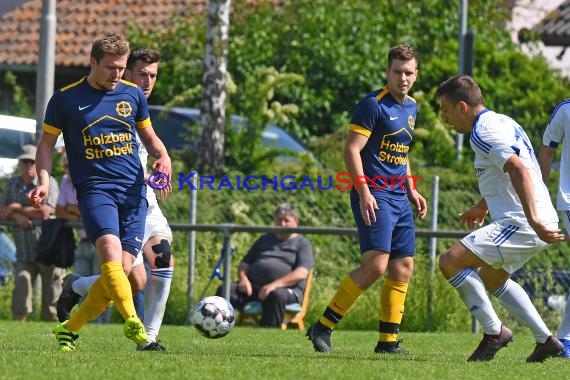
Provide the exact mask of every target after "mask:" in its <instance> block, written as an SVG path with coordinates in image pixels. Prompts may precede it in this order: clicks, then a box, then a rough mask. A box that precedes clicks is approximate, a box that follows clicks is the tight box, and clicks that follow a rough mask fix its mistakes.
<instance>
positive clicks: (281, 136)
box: [148, 105, 310, 154]
mask: <svg viewBox="0 0 570 380" xmlns="http://www.w3.org/2000/svg"><path fill="white" fill-rule="evenodd" d="M148 108H149V112H150V118H151V120H152V125H153V128H154V130H155V132H156V134H157V135H158V136H159V137H160V139H161V140H162V142H163V143H164V145H165V146H166V148H167V149H168V150H171V149H184V148H190V149H197V147H198V141H199V139H200V110H198V109H195V108H180V107H174V108H171V109H170V110H169V111H168V112H167V113H163V111H164V109H165V107H164V106H156V105H149V107H148ZM231 120H232V124H233V125H234V126H240V125H241V126H247V122H246V120H245V119H244V118H243V117H241V116H237V115H232V118H231ZM261 139H262V143H263V145H264V146H266V147H273V148H280V149H288V150H291V151H293V152H298V153H308V154H310V152H309V150H307V148H305V147H304V146H303V144H301V143H300V142H299V141H297V140H296V139H295V138H294V137H293V136H291V135H290V134H288V133H287V132H286V131H284V130H283V129H282V128H280V127H278V126H277V125H274V124H267V126H266V127H265V129H264V130H263V132H262V134H261Z"/></svg>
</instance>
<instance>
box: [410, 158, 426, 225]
mask: <svg viewBox="0 0 570 380" xmlns="http://www.w3.org/2000/svg"><path fill="white" fill-rule="evenodd" d="M418 177H419V176H413V175H412V168H411V165H410V157H409V156H408V162H407V163H406V193H407V194H408V199H409V200H410V202H412V204H413V205H414V207H415V208H416V215H417V216H418V217H419V218H420V219H424V218H425V217H426V215H427V202H426V200H425V198H424V197H423V196H422V195H421V194H420V192H419V191H418V189H417V184H416V179H417V178H418Z"/></svg>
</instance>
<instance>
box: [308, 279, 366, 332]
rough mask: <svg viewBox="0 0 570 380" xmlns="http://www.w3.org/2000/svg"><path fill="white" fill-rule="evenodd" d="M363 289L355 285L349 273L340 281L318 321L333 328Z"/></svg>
mask: <svg viewBox="0 0 570 380" xmlns="http://www.w3.org/2000/svg"><path fill="white" fill-rule="evenodd" d="M363 291H364V290H363V289H361V288H359V287H358V285H356V283H355V282H354V280H353V279H352V278H351V277H350V275H348V276H346V277H345V278H344V279H343V280H342V282H341V283H340V286H339V288H338V290H337V291H336V294H335V295H334V297H333V298H332V300H331V302H330V303H329V306H328V307H327V308H326V310H325V312H324V313H323V315H322V316H321V319H319V322H321V324H323V325H325V326H326V327H328V328H329V329H334V328H335V327H336V325H337V324H338V323H339V322H340V320H341V319H342V317H344V316H345V314H346V313H348V311H349V310H350V308H351V307H352V305H354V303H355V302H356V300H357V299H358V297H360V295H361V294H362V292H363Z"/></svg>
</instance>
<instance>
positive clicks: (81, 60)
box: [0, 0, 208, 68]
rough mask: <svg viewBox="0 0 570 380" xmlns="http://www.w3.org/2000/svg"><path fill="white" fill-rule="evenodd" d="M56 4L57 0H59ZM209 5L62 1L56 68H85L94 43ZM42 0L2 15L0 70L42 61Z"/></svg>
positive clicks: (197, 1)
mask: <svg viewBox="0 0 570 380" xmlns="http://www.w3.org/2000/svg"><path fill="white" fill-rule="evenodd" d="M54 1H55V0H54ZM207 2H208V1H207V0H57V1H55V3H56V19H57V27H56V49H55V64H56V66H59V67H67V68H74V67H86V66H88V65H89V55H90V52H91V45H92V43H93V41H94V40H95V39H97V38H99V37H101V35H102V34H103V33H104V32H117V33H123V32H124V30H125V28H126V27H127V25H128V24H129V23H130V22H134V23H136V24H137V25H138V26H139V27H141V28H145V27H148V28H151V27H156V26H160V25H161V24H166V23H168V21H169V20H170V19H171V18H172V16H173V15H179V16H185V15H187V14H189V12H192V13H196V12H205V7H206V6H207ZM41 13H42V0H28V1H24V2H22V3H21V4H20V5H17V6H16V7H14V8H13V9H11V10H10V11H8V12H6V13H4V14H2V15H0V66H20V65H22V66H29V65H33V66H35V65H36V64H37V63H38V59H39V38H40V32H39V31H40V20H41V16H42V15H41Z"/></svg>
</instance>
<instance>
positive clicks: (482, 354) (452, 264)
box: [439, 223, 512, 361]
mask: <svg viewBox="0 0 570 380" xmlns="http://www.w3.org/2000/svg"><path fill="white" fill-rule="evenodd" d="M501 231H502V228H500V226H498V225H496V224H495V223H492V224H490V225H488V226H485V227H483V228H481V229H479V230H477V231H474V232H472V233H471V234H470V235H469V236H467V237H465V238H463V239H462V240H461V241H460V242H457V243H456V244H455V245H453V246H452V247H451V248H450V249H448V250H447V251H446V252H445V253H444V254H443V255H441V257H440V259H439V267H440V269H441V272H442V273H443V275H444V277H445V278H446V279H447V280H448V282H449V284H450V285H451V286H453V287H454V288H455V289H456V290H457V292H458V293H459V296H460V298H461V300H462V301H463V303H464V304H465V306H467V309H468V310H469V311H470V312H471V315H473V317H474V318H476V319H477V320H478V321H479V323H480V324H481V326H482V328H483V333H484V336H483V340H482V341H481V343H480V344H479V346H478V347H477V349H476V350H475V352H473V354H472V355H471V356H470V357H469V359H468V360H469V361H488V360H492V359H493V358H494V356H495V354H496V353H497V351H498V350H499V349H501V348H502V347H505V346H506V345H507V344H508V343H509V342H510V341H511V340H512V332H511V331H510V330H509V329H508V328H506V327H505V326H503V325H502V322H501V320H500V319H499V317H498V316H497V313H496V312H495V310H494V309H493V306H492V304H491V300H490V299H489V296H488V295H487V291H486V289H485V285H484V284H483V281H482V280H481V278H480V277H479V274H478V273H477V268H482V267H486V268H489V271H493V268H492V267H491V265H490V264H495V263H496V262H498V261H501V260H502V259H501V257H500V255H499V254H498V249H497V245H496V242H495V240H494V239H493V236H494V234H495V233H496V234H498V235H501ZM497 256H498V257H497ZM494 276H495V278H502V281H505V280H506V278H508V273H507V272H505V271H504V270H502V269H499V270H497V271H496V273H494ZM495 281H499V282H500V280H495Z"/></svg>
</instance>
